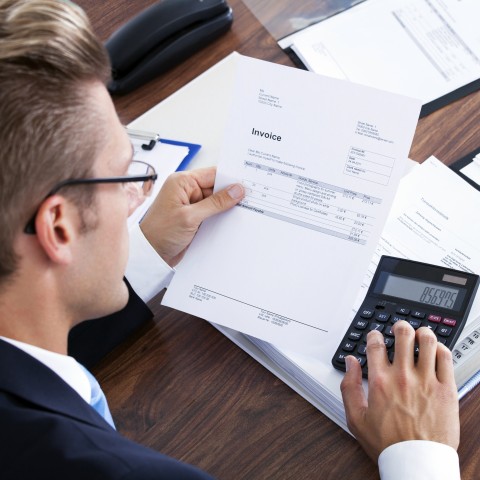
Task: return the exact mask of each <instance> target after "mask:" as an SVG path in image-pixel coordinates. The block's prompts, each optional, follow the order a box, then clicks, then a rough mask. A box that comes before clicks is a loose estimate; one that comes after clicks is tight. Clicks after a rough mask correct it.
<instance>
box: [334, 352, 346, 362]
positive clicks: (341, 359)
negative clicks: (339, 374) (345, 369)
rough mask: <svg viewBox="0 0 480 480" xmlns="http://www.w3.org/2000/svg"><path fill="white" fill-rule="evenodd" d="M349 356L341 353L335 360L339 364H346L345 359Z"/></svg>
mask: <svg viewBox="0 0 480 480" xmlns="http://www.w3.org/2000/svg"><path fill="white" fill-rule="evenodd" d="M346 356H347V355H346V354H345V353H339V354H338V355H337V356H336V357H335V360H336V361H337V362H339V363H345V357H346Z"/></svg>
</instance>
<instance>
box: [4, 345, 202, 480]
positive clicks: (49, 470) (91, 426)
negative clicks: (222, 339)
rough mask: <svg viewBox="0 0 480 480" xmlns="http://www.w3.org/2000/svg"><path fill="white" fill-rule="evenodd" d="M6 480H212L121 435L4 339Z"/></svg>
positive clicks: (60, 382)
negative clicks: (173, 479)
mask: <svg viewBox="0 0 480 480" xmlns="http://www.w3.org/2000/svg"><path fill="white" fill-rule="evenodd" d="M0 365H2V369H0V425H1V428H0V445H1V448H0V469H1V472H2V473H1V478H2V480H10V479H11V480H13V479H14V480H18V479H22V480H26V479H29V478H32V479H49V480H56V479H58V480H60V479H62V480H64V479H67V478H68V479H69V480H85V479H88V480H95V479H102V480H113V479H122V480H128V479H134V478H135V479H145V480H148V479H154V478H155V479H159V480H161V479H172V478H175V479H185V480H190V479H191V480H207V479H211V477H210V476H208V475H207V474H206V473H204V472H202V471H200V470H198V469H196V468H194V467H192V466H190V465H186V464H183V463H181V462H179V461H177V460H174V459H172V458H169V457H167V456H165V455H162V454H159V453H157V452H155V451H154V450H151V449H148V448H145V447H143V446H141V445H139V444H136V443H134V442H131V441H130V440H127V439H126V438H124V437H122V436H121V435H120V434H119V433H118V432H116V431H115V430H114V429H113V428H111V427H110V425H109V424H108V423H107V422H106V421H105V420H104V419H103V418H102V417H101V416H100V415H99V414H98V413H97V412H96V411H95V410H94V409H93V408H91V406H90V405H88V404H87V403H86V402H85V401H84V400H83V399H82V398H81V397H80V396H79V395H78V394H77V393H76V392H75V391H74V390H73V389H72V388H71V387H70V386H69V385H67V384H66V383H65V382H64V381H63V380H62V379H61V378H60V377H59V376H58V375H56V374H55V373H54V372H53V371H52V370H50V369H49V368H48V367H46V366H45V365H43V364H42V363H41V362H39V361H37V360H36V359H34V358H33V357H31V356H30V355H28V354H26V353H25V352H23V351H22V350H20V349H18V348H16V347H14V346H13V345H11V344H9V343H7V342H4V341H1V340H0Z"/></svg>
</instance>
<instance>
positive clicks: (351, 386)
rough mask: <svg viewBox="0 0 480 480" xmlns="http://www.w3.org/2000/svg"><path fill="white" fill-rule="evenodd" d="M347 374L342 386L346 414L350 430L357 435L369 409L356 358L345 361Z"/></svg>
mask: <svg viewBox="0 0 480 480" xmlns="http://www.w3.org/2000/svg"><path fill="white" fill-rule="evenodd" d="M345 362H346V366H347V372H346V373H345V376H344V377H343V379H342V383H341V384H340V390H341V392H342V398H343V403H344V405H345V413H346V414H347V419H348V428H349V429H350V431H351V432H352V433H353V434H354V435H355V432H357V431H358V429H359V428H361V426H360V425H359V422H360V421H361V418H363V415H364V412H365V410H366V408H367V399H366V397H365V392H364V390H363V386H362V369H361V367H360V364H359V363H358V361H357V360H356V358H355V357H352V356H348V357H347V358H346V359H345Z"/></svg>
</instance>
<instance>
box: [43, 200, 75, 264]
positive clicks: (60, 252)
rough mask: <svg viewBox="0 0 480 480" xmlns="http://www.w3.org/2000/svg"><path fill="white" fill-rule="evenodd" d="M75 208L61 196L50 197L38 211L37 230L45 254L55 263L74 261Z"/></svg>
mask: <svg viewBox="0 0 480 480" xmlns="http://www.w3.org/2000/svg"><path fill="white" fill-rule="evenodd" d="M75 220H76V215H75V212H74V208H73V206H72V204H71V203H70V202H68V201H67V200H66V199H65V198H64V197H62V196H61V195H52V196H51V197H48V198H47V199H46V200H45V201H44V202H43V203H42V205H41V206H40V208H39V209H38V212H37V215H36V218H35V230H36V235H37V239H38V242H39V244H40V245H41V247H42V248H43V250H44V252H45V254H46V255H47V256H48V257H49V258H50V260H52V261H53V262H55V263H59V264H63V265H66V264H68V263H70V261H71V259H72V246H73V244H72V242H73V240H74V239H75V237H76V232H77V229H76V226H75V223H74V222H75Z"/></svg>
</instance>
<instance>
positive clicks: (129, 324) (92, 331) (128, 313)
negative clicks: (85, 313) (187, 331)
mask: <svg viewBox="0 0 480 480" xmlns="http://www.w3.org/2000/svg"><path fill="white" fill-rule="evenodd" d="M125 283H126V284H127V287H128V291H129V299H128V303H127V305H126V306H125V308H124V309H123V310H121V311H120V312H116V313H113V314H112V315H109V316H107V317H103V318H98V319H94V320H87V321H85V322H82V323H80V324H79V325H77V326H76V327H74V328H73V329H72V330H71V331H70V335H69V337H68V354H69V355H71V356H72V357H74V358H75V359H76V360H77V361H78V362H80V363H81V364H82V365H85V366H86V367H87V368H91V367H93V366H94V365H95V364H96V363H98V362H99V361H100V360H101V359H102V358H103V357H104V356H105V355H107V354H108V353H109V352H110V351H112V350H113V349H114V348H115V347H117V346H118V345H120V344H121V343H122V342H124V341H125V340H126V339H127V338H128V337H129V336H130V335H132V334H133V333H134V332H135V331H136V330H138V329H139V328H140V327H141V326H142V325H144V324H145V323H146V322H147V321H148V320H150V319H151V318H152V316H153V314H152V312H151V310H150V309H149V308H148V307H147V305H146V304H145V303H144V302H143V300H142V299H141V298H140V297H139V296H138V295H137V294H136V293H135V291H134V290H133V288H132V287H131V286H130V284H129V283H128V281H127V280H126V279H125Z"/></svg>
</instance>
